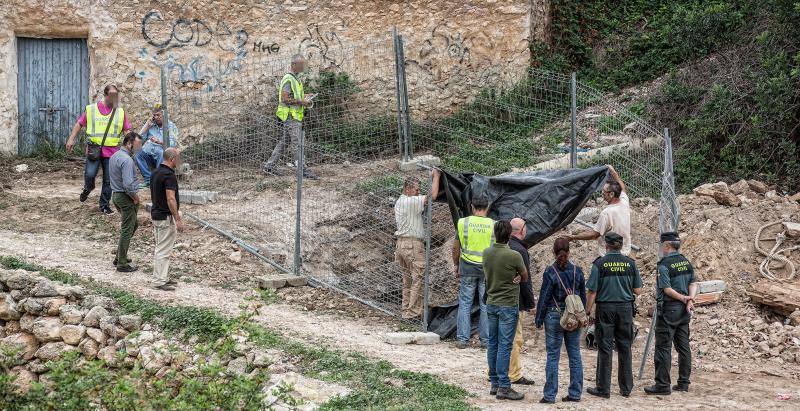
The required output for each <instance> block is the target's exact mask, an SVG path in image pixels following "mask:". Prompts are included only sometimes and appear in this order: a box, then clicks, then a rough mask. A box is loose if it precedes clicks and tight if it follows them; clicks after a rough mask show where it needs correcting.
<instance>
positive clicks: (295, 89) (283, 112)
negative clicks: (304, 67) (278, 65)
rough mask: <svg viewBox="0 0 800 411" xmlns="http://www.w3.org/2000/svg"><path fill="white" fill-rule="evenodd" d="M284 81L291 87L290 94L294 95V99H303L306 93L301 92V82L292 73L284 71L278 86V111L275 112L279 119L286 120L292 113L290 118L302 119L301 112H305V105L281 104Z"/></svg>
mask: <svg viewBox="0 0 800 411" xmlns="http://www.w3.org/2000/svg"><path fill="white" fill-rule="evenodd" d="M286 83H290V84H291V87H292V95H293V96H294V99H295V100H303V99H305V97H306V95H305V93H304V92H303V83H301V82H300V80H298V79H297V77H295V76H294V74H292V73H286V75H284V76H283V79H281V84H280V85H279V86H278V111H277V112H276V113H275V114H276V115H277V116H278V118H279V119H281V121H286V119H287V118H289V115H290V114H291V115H292V118H293V119H295V120H297V121H303V112H305V107H303V106H287V105H286V104H283V88H284V87H285V86H286Z"/></svg>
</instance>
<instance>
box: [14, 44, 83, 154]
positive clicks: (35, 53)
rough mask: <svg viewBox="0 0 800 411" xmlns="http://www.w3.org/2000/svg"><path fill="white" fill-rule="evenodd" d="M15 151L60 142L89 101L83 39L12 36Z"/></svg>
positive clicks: (21, 151)
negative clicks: (14, 49)
mask: <svg viewBox="0 0 800 411" xmlns="http://www.w3.org/2000/svg"><path fill="white" fill-rule="evenodd" d="M17 59H18V61H17V63H18V67H19V71H18V74H17V95H18V100H19V106H18V107H19V146H18V147H19V148H18V152H19V154H21V155H27V154H30V153H32V152H34V151H35V149H36V147H37V146H38V145H40V144H50V145H55V146H63V145H64V144H66V141H67V137H69V132H70V130H71V129H72V126H73V125H74V124H75V121H76V120H77V119H78V117H79V116H80V115H81V112H82V111H83V109H84V107H85V106H86V104H87V103H88V101H89V53H88V51H87V48H86V39H34V38H26V37H18V38H17Z"/></svg>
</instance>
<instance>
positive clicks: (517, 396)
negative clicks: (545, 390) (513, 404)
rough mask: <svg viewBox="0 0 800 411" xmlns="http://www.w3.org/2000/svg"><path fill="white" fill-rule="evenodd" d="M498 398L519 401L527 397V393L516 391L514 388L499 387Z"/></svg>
mask: <svg viewBox="0 0 800 411" xmlns="http://www.w3.org/2000/svg"><path fill="white" fill-rule="evenodd" d="M495 398H497V399H498V400H512V401H519V400H521V399H523V398H525V394H523V393H520V392H516V391H514V389H513V388H511V387H508V388H498V389H497V395H496V396H495Z"/></svg>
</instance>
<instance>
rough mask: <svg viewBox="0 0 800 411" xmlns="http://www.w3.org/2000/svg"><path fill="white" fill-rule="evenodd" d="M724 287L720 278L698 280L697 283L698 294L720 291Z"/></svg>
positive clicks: (723, 282) (723, 289)
mask: <svg viewBox="0 0 800 411" xmlns="http://www.w3.org/2000/svg"><path fill="white" fill-rule="evenodd" d="M725 288H726V285H725V281H722V280H711V281H700V282H699V283H697V293H698V294H707V293H716V292H721V291H725Z"/></svg>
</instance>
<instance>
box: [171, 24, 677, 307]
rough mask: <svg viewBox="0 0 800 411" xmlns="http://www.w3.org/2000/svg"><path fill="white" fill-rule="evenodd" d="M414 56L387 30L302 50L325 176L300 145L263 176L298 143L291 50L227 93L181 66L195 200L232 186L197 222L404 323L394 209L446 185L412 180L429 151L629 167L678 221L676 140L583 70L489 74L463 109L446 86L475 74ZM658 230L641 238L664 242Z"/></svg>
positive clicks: (437, 250)
mask: <svg viewBox="0 0 800 411" xmlns="http://www.w3.org/2000/svg"><path fill="white" fill-rule="evenodd" d="M413 47H415V45H404V44H403V40H402V36H391V37H389V36H387V37H386V38H384V39H376V40H372V41H369V42H365V43H361V44H355V45H348V46H342V47H341V48H339V49H336V50H325V54H324V55H322V56H321V55H320V54H319V53H318V51H315V50H299V51H300V52H301V53H304V54H305V55H306V56H307V57H309V61H310V63H311V64H310V68H309V70H308V71H307V73H305V74H304V75H302V76H301V80H302V81H303V83H304V84H305V89H306V93H315V94H317V97H316V98H315V99H314V107H313V108H311V109H309V110H307V111H306V118H304V120H303V126H302V129H303V131H304V133H303V138H302V139H301V141H303V142H304V143H303V144H302V147H303V149H302V150H301V151H302V152H303V153H304V156H303V157H304V160H305V162H306V164H307V169H308V170H310V171H311V172H312V173H313V174H316V176H317V177H318V178H317V179H309V178H308V177H309V176H305V177H303V176H302V174H303V173H298V168H297V164H296V162H295V161H294V160H295V158H294V153H295V151H294V148H293V147H291V144H290V142H287V143H289V144H287V148H286V149H285V150H284V152H283V153H282V156H280V158H281V161H279V162H278V163H277V167H271V168H270V171H271V172H272V173H271V174H267V173H265V172H264V171H263V169H264V165H265V162H267V160H268V159H269V158H270V156H271V155H272V154H273V148H274V147H275V145H276V143H278V141H279V140H280V139H282V138H283V137H284V134H283V129H282V125H281V123H280V122H278V121H276V120H275V115H274V113H275V108H276V105H277V94H278V84H279V82H280V79H281V78H282V77H283V75H284V74H285V73H286V72H287V70H288V68H289V63H290V59H291V54H286V55H281V56H279V57H272V58H269V59H264V60H256V61H250V62H248V63H247V64H246V65H242V66H241V67H238V68H237V76H236V79H235V81H233V80H232V81H231V82H230V83H229V84H228V83H225V84H216V85H215V87H214V88H213V89H212V88H210V87H209V86H208V84H205V83H203V82H197V81H182V80H183V79H182V78H181V73H180V71H176V70H173V71H172V72H171V73H170V76H169V81H167V82H166V83H167V84H168V90H165V91H166V92H167V94H168V104H167V105H168V114H169V116H170V119H171V120H172V121H174V122H175V123H176V124H177V125H178V127H179V128H181V130H182V131H181V139H182V140H183V142H184V144H185V145H186V146H187V148H186V149H185V151H184V152H185V161H186V162H188V163H189V164H190V166H191V169H192V170H191V173H190V175H188V176H187V178H186V182H185V183H184V186H183V187H182V191H183V190H209V191H215V192H218V193H219V197H218V201H216V202H215V203H213V204H207V205H204V206H202V207H195V208H192V209H191V210H190V211H191V213H192V214H193V215H195V216H197V217H198V218H200V219H202V220H203V221H206V222H208V223H210V224H213V225H214V226H216V227H218V228H221V229H223V230H224V231H227V232H228V233H230V234H231V235H233V236H236V237H238V238H239V239H241V240H242V241H243V242H245V243H247V244H249V245H250V246H252V247H253V249H252V250H251V251H254V252H257V253H258V254H259V255H260V256H261V257H262V258H263V259H264V260H266V261H269V262H270V264H272V265H273V267H276V268H277V269H278V270H279V271H284V272H291V271H297V272H298V273H300V274H302V275H305V276H307V277H309V279H311V280H313V281H314V283H316V284H321V285H324V286H328V287H332V288H334V289H336V290H338V291H340V292H343V293H345V294H346V295H348V296H350V297H353V298H356V299H358V300H360V301H362V302H364V303H366V304H369V305H370V306H372V307H375V308H376V309H379V310H381V311H384V312H386V313H388V314H390V315H395V316H398V317H399V316H400V314H401V295H402V294H401V292H402V281H401V277H402V273H401V270H400V268H399V266H398V265H397V264H396V263H395V257H394V254H395V242H396V238H395V236H394V232H395V229H396V225H395V218H394V203H395V201H396V200H397V198H398V196H399V195H400V193H401V190H402V184H403V180H404V179H405V178H406V177H407V176H410V175H416V176H419V177H422V178H421V180H422V181H423V182H424V183H423V187H422V191H423V192H425V191H426V190H427V189H428V185H429V184H430V183H429V181H430V180H429V179H428V177H427V173H428V172H427V170H424V169H422V168H418V169H413V168H412V169H411V170H409V171H403V170H401V168H400V167H399V163H400V160H408V159H411V158H415V157H419V156H421V155H428V156H432V157H434V158H435V159H436V160H435V161H439V162H440V167H442V168H443V169H446V170H448V171H450V172H456V173H458V172H476V173H480V174H484V175H497V174H503V173H509V172H522V171H535V170H542V169H555V168H569V167H585V166H590V165H595V164H606V163H608V164H613V165H614V166H615V167H616V168H617V170H618V171H619V172H620V174H621V175H622V176H623V178H624V179H625V181H626V183H627V184H628V187H630V192H631V194H632V195H634V196H639V197H651V198H655V199H658V198H660V199H661V201H662V205H661V210H662V218H661V224H660V226H661V227H667V226H675V225H676V218H677V205H676V204H677V202H676V201H675V195H674V188H673V184H672V177H671V157H665V154H667V155H670V156H671V148H670V146H669V144H668V142H669V140H668V139H665V137H664V135H663V134H662V133H661V132H659V131H657V130H655V129H654V128H652V127H650V126H649V125H647V124H646V123H644V122H643V121H642V120H641V119H639V117H638V116H636V115H635V114H633V113H631V111H629V110H627V109H625V108H624V107H622V106H621V105H619V104H617V103H615V102H614V101H613V100H611V99H609V98H608V97H607V96H604V95H602V94H601V93H599V92H597V91H596V90H594V89H592V88H591V87H589V86H587V85H584V84H582V83H580V82H579V81H577V80H576V79H575V78H574V76H573V77H571V76H569V75H563V74H558V73H551V72H546V71H540V70H529V71H528V72H527V73H526V75H525V76H523V78H522V79H512V78H511V77H509V76H491V77H486V78H484V79H483V81H484V82H483V85H484V87H482V88H481V89H476V90H474V93H472V94H471V95H468V96H462V97H463V99H464V103H463V104H461V105H460V106H459V108H458V109H457V110H455V111H451V110H445V109H440V108H439V107H437V105H436V104H435V103H436V97H435V96H436V95H437V93H442V92H443V91H444V90H447V89H448V87H454V84H456V83H457V82H458V81H459V79H458V78H457V77H455V78H446V79H443V78H442V75H441V73H443V72H444V73H458V74H457V75H461V76H463V75H464V73H465V71H464V70H465V69H464V68H463V67H460V68H459V70H449V69H448V68H447V67H445V68H442V70H438V71H437V73H438V74H437V75H436V76H433V75H432V74H431V72H430V71H426V70H418V69H416V68H414V66H413V64H409V62H408V59H406V58H405V57H404V50H406V49H407V48H413ZM331 55H335V58H330V56H331ZM485 72H502V70H488V71H485ZM454 75H455V74H454ZM482 78H483V77H482ZM473 80H474V79H470V81H473ZM512 80H513V81H512ZM458 89H459V90H461V89H462V88H458ZM432 94H433V97H432V96H431V95H432ZM665 167H666V168H668V169H669V170H667V169H665ZM298 210H299V212H298ZM430 213H431V214H430V215H426V217H427V219H428V221H431V223H430V224H429V225H428V227H427V228H426V231H427V233H426V237H427V238H426V242H427V243H428V244H429V254H428V256H426V261H428V263H427V264H426V267H425V272H426V276H427V277H426V282H427V284H428V292H427V293H426V295H427V296H428V298H427V299H426V302H427V303H429V305H431V306H435V305H440V304H446V303H451V302H452V301H453V300H455V298H456V295H457V291H458V282H457V280H456V278H455V276H454V273H453V272H452V264H451V263H449V261H451V259H450V249H451V246H452V241H453V238H454V232H455V230H454V229H453V223H452V219H451V218H450V212H449V209H448V208H447V206H446V205H443V204H434V205H433V207H431V208H430ZM658 230H659V226H658V225H655V224H654V226H653V233H655V234H657V233H658ZM650 237H652V233H651V235H650ZM650 237H648V238H644V237H640V238H639V239H638V242H640V243H641V244H647V245H648V247H652V246H653V245H655V244H656V241H657V240H656V239H653V238H650ZM298 239H299V241H297V240H298ZM298 245H299V248H298Z"/></svg>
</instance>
